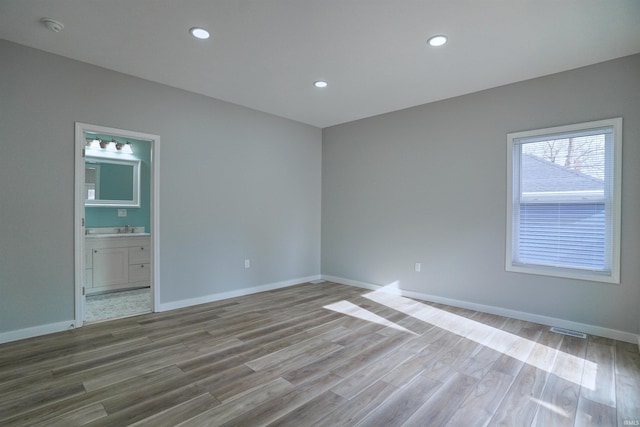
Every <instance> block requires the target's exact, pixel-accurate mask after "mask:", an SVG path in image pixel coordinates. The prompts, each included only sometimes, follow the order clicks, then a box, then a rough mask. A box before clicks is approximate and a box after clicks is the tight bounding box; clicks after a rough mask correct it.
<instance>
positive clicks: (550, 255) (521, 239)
mask: <svg viewBox="0 0 640 427" xmlns="http://www.w3.org/2000/svg"><path fill="white" fill-rule="evenodd" d="M610 135H611V130H610V129H599V130H598V131H597V132H594V131H593V130H585V131H584V132H582V133H581V132H580V131H572V132H571V133H566V134H555V135H547V136H546V137H544V138H542V137H541V136H538V135H536V136H534V137H530V138H521V139H518V140H517V141H515V145H514V150H516V151H515V153H516V154H517V156H518V161H517V162H516V167H517V169H518V170H517V173H515V174H514V179H518V182H516V183H514V187H515V188H516V189H517V192H516V194H514V196H515V199H514V202H515V206H514V211H513V214H514V216H515V217H514V226H515V227H514V228H515V231H516V233H515V235H514V236H513V237H514V239H515V244H514V248H516V250H515V251H514V254H513V255H514V259H513V261H514V262H516V263H519V264H525V265H542V266H552V267H567V268H572V269H587V270H595V271H600V272H607V271H610V268H611V267H610V265H611V258H610V253H609V251H607V247H608V242H609V241H610V238H611V227H610V215H609V213H610V209H609V206H610V204H611V200H610V195H611V192H610V191H608V190H607V189H608V187H609V186H610V183H607V178H608V177H610V176H611V175H610V174H608V173H607V170H608V168H611V165H607V162H608V161H610V159H609V158H608V157H610V156H607V150H606V144H607V143H611V141H612V139H611V136H610Z"/></svg>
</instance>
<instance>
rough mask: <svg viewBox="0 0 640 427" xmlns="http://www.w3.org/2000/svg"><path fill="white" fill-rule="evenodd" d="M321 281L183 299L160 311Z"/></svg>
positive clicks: (304, 279)
mask: <svg viewBox="0 0 640 427" xmlns="http://www.w3.org/2000/svg"><path fill="white" fill-rule="evenodd" d="M318 279H320V275H319V274H318V275H316V276H308V277H300V278H297V279H291V280H285V281H283V282H275V283H267V284H265V285H260V286H254V287H251V288H245V289H238V290H234V291H227V292H220V293H218V294H211V295H204V296H201V297H197V298H189V299H183V300H179V301H172V302H166V303H161V304H160V305H159V309H158V311H168V310H175V309H178V308H184V307H190V306H192V305H198V304H206V303H208V302H213V301H220V300H223V299H228V298H235V297H241V296H245V295H250V294H255V293H258V292H265V291H272V290H274V289H279V288H286V287H288V286H293V285H298V284H300V283H306V282H311V281H312V280H318Z"/></svg>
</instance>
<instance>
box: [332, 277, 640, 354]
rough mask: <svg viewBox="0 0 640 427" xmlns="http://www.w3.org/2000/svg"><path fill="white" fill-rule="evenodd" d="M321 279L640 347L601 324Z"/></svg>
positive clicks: (629, 335) (639, 339) (627, 334)
mask: <svg viewBox="0 0 640 427" xmlns="http://www.w3.org/2000/svg"><path fill="white" fill-rule="evenodd" d="M322 279H324V280H328V281H330V282H336V283H341V284H343V285H349V286H355V287H358V288H364V289H371V290H379V289H382V288H385V292H389V293H393V294H396V295H402V296H405V297H409V298H416V299H421V300H423V301H429V302H434V303H438V304H445V305H450V306H453V307H459V308H466V309H469V310H474V311H481V312H483V313H490V314H495V315H498V316H504V317H511V318H513V319H519V320H524V321H527V322H533V323H539V324H542V325H547V326H557V327H560V328H565V329H571V330H574V331H579V332H584V333H586V334H590V335H597V336H599V337H605V338H611V339H615V340H619V341H625V342H629V343H634V344H635V343H637V344H638V348H639V349H640V335H636V334H633V333H630V332H624V331H618V330H615V329H609V328H603V327H601V326H595V325H588V324H586V323H578V322H572V321H570V320H565V319H558V318H555V317H549V316H542V315H539V314H534V313H527V312H524V311H516V310H510V309H508V308H502V307H495V306H491V305H484V304H476V303H473V302H469V301H462V300H457V299H451V298H443V297H438V296H434V295H428V294H423V293H420V292H414V291H405V290H403V289H399V288H389V287H385V286H382V285H376V284H373V283H366V282H360V281H357V280H351V279H345V278H342V277H335V276H328V275H324V274H323V275H322Z"/></svg>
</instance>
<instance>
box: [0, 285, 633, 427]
mask: <svg viewBox="0 0 640 427" xmlns="http://www.w3.org/2000/svg"><path fill="white" fill-rule="evenodd" d="M638 423H640V354H639V352H638V347H637V346H636V345H634V344H629V343H624V342H619V341H614V340H610V339H605V338H600V337H595V336H590V337H588V339H578V338H574V337H569V336H564V335H559V334H555V333H552V332H550V331H549V328H548V327H545V326H542V325H537V324H533V323H529V322H524V321H521V320H516V319H509V318H504V317H500V316H494V315H490V314H486V313H479V312H474V311H469V310H464V309H459V308H453V307H447V306H443V305H439V304H431V303H426V302H420V301H416V300H411V299H408V298H403V297H400V296H393V295H388V294H383V293H380V292H371V291H368V290H363V289H359V288H353V287H349V286H344V285H339V284H335V283H330V282H325V283H322V284H309V283H307V284H301V285H298V286H293V287H289V288H285V289H280V290H275V291H270V292H263V293H260V294H254V295H249V296H245V297H239V298H233V299H228V300H224V301H219V302H214V303H210V304H203V305H199V306H195V307H189V308H185V309H180V310H174V311H169V312H164V313H153V314H147V315H142V316H137V317H131V318H127V319H119V320H115V321H111V322H105V323H100V324H94V325H89V326H86V327H83V328H80V329H76V330H73V331H67V332H62V333H58V334H52V335H47V336H43V337H37V338H32V339H28V340H23V341H18V342H14V343H7V344H3V345H0V425H2V426H23V425H29V426H72V425H90V426H124V425H137V426H144V425H152V426H156V427H157V426H177V425H179V426H209V425H211V426H220V425H224V426H296V427H301V426H331V427H333V426H385V427H388V426H441V425H442V426H461V425H464V426H482V425H489V426H530V425H535V426H595V425H599V426H623V425H638Z"/></svg>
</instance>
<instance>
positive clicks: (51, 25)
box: [40, 18, 64, 33]
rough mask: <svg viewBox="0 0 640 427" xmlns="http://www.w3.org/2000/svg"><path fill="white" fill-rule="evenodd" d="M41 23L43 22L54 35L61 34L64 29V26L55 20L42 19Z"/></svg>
mask: <svg viewBox="0 0 640 427" xmlns="http://www.w3.org/2000/svg"><path fill="white" fill-rule="evenodd" d="M40 22H42V23H43V24H44V26H45V27H47V28H48V29H50V30H51V31H53V32H54V33H59V32H60V31H62V29H63V28H64V25H63V24H62V22H59V21H56V20H55V19H51V18H42V19H41V20H40Z"/></svg>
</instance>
